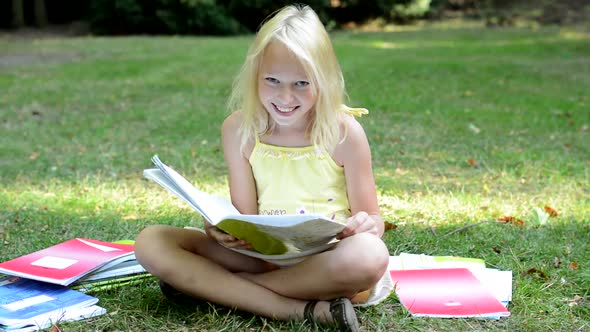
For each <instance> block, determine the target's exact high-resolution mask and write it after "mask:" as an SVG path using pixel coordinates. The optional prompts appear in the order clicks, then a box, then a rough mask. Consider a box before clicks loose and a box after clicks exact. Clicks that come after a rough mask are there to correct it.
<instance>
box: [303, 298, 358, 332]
mask: <svg viewBox="0 0 590 332" xmlns="http://www.w3.org/2000/svg"><path fill="white" fill-rule="evenodd" d="M316 304H318V301H309V302H307V304H306V305H305V309H303V317H304V318H305V319H306V320H307V321H308V322H311V323H315V320H314V319H313V311H314V309H315V306H316ZM330 314H332V319H333V320H334V323H335V324H336V326H337V327H338V330H339V331H344V332H348V331H351V332H356V331H360V327H359V322H358V319H357V318H356V313H355V312H354V307H353V306H352V303H351V302H350V300H349V299H347V298H345V297H341V298H338V299H336V300H332V301H331V302H330Z"/></svg>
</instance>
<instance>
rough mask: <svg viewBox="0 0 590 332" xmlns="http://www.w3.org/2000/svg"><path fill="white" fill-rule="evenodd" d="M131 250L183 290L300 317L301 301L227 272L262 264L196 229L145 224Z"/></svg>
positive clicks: (268, 313)
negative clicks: (145, 226)
mask: <svg viewBox="0 0 590 332" xmlns="http://www.w3.org/2000/svg"><path fill="white" fill-rule="evenodd" d="M135 254H136V257H137V260H138V261H139V262H140V263H141V264H142V266H143V267H144V268H145V269H146V270H147V271H149V272H150V273H152V274H153V275H154V276H156V277H158V278H159V279H161V280H163V281H165V282H166V283H168V284H170V285H171V286H172V287H174V288H175V289H177V290H179V291H181V292H184V293H186V294H189V295H192V296H195V297H199V298H203V299H206V300H208V301H211V302H214V303H217V304H221V305H224V306H227V307H231V308H238V309H241V310H245V311H248V312H251V313H254V314H257V315H262V316H266V317H270V318H275V319H282V320H301V319H303V309H304V306H305V304H306V301H303V300H297V299H291V298H288V297H285V296H282V295H279V294H277V293H275V292H273V291H271V290H269V289H267V288H264V287H262V286H260V285H258V284H256V283H253V282H252V281H250V280H248V279H245V278H243V277H240V276H239V275H237V274H234V273H233V272H230V271H248V272H250V273H257V272H262V271H264V270H265V269H266V268H267V266H268V265H267V264H265V263H264V262H262V261H260V260H257V259H254V258H251V257H244V256H243V255H240V254H237V253H235V252H233V251H231V250H228V249H226V248H224V247H222V246H221V245H219V244H218V243H216V242H215V241H212V240H211V239H209V238H208V237H207V235H205V234H203V233H201V232H199V231H195V230H188V229H182V228H176V227H171V226H161V225H159V226H151V227H148V228H146V229H145V230H143V231H142V232H141V233H140V234H139V236H138V237H137V239H136V243H135ZM316 312H319V311H318V309H316Z"/></svg>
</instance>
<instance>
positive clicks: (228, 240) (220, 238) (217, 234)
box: [205, 223, 252, 249]
mask: <svg viewBox="0 0 590 332" xmlns="http://www.w3.org/2000/svg"><path fill="white" fill-rule="evenodd" d="M205 233H207V235H208V236H209V237H210V238H212V239H213V240H215V241H217V242H219V243H220V244H221V245H223V246H225V247H228V248H233V249H252V246H251V245H250V244H249V243H248V242H246V241H244V240H239V239H237V238H235V237H233V236H231V235H229V234H227V233H226V232H224V231H222V230H220V229H219V228H217V227H215V226H212V225H209V224H208V223H205Z"/></svg>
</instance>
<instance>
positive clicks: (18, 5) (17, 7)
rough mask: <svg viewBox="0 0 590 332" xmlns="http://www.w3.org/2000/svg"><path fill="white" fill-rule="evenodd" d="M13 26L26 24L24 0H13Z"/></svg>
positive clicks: (17, 26) (19, 26)
mask: <svg viewBox="0 0 590 332" xmlns="http://www.w3.org/2000/svg"><path fill="white" fill-rule="evenodd" d="M12 26H13V27H15V28H22V27H24V26H25V9H24V1H23V0H12Z"/></svg>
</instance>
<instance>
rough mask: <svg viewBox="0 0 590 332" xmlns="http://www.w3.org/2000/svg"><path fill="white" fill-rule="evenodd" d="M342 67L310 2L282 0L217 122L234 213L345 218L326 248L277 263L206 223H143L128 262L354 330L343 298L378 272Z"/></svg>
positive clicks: (367, 189)
mask: <svg viewBox="0 0 590 332" xmlns="http://www.w3.org/2000/svg"><path fill="white" fill-rule="evenodd" d="M344 97H345V91H344V81H343V77H342V72H341V70H340V67H339V65H338V62H337V60H336V56H335V54H334V51H333V49H332V45H331V42H330V39H329V36H328V34H327V32H326V30H325V28H324V26H323V25H322V23H321V22H320V20H319V19H318V17H317V15H316V14H315V13H314V11H313V10H312V9H311V8H309V7H307V6H303V7H300V6H288V7H285V8H283V9H282V10H280V11H278V12H277V13H276V14H275V15H274V16H273V17H272V18H270V19H269V20H267V21H266V22H265V23H264V25H263V26H262V27H261V28H260V31H259V32H258V33H257V35H256V38H255V40H254V42H253V44H252V45H251V47H250V49H249V51H248V54H247V57H246V60H245V63H244V65H243V66H242V69H241V71H240V73H239V75H238V76H237V78H236V81H235V84H234V89H233V93H232V95H231V98H230V103H229V105H230V108H231V110H232V111H234V112H233V113H232V114H231V115H230V116H229V117H228V118H227V119H226V120H225V121H224V123H223V128H222V137H223V149H224V156H225V160H226V163H227V166H228V170H229V186H230V195H231V200H232V203H233V204H234V206H235V207H236V208H237V209H238V210H239V211H240V212H241V213H243V214H276V213H280V214H295V213H322V214H324V215H326V216H328V217H330V218H333V219H335V220H338V221H340V222H342V223H345V224H346V227H345V229H344V230H343V231H342V232H341V233H340V234H339V235H338V238H339V239H340V241H339V242H338V243H337V244H336V245H335V246H334V247H333V248H332V249H330V250H328V251H325V252H322V253H319V254H316V255H313V256H309V257H308V258H306V259H305V260H304V261H303V262H300V263H298V264H295V265H292V266H288V267H282V268H278V267H277V266H273V265H272V264H269V263H267V262H264V261H262V260H259V259H256V258H253V257H249V256H245V255H242V254H240V253H238V252H236V251H233V250H230V249H228V248H240V249H248V248H250V245H249V244H248V243H245V242H244V241H241V240H238V239H236V238H234V237H232V236H230V235H228V234H226V233H224V232H222V231H220V230H219V229H217V228H216V227H214V226H212V225H210V224H208V223H207V222H205V233H203V232H199V231H197V230H191V229H184V228H176V227H171V226H164V225H158V226H151V227H148V228H146V229H145V230H143V231H142V232H141V234H139V236H138V237H137V241H136V244H135V253H136V256H137V259H138V260H139V262H140V263H141V264H142V265H143V266H144V267H145V268H146V269H147V270H148V271H149V272H150V273H152V274H153V275H154V276H156V277H158V278H159V279H160V280H161V281H162V283H161V284H162V285H163V290H166V289H168V290H171V289H173V290H178V291H179V292H182V293H184V294H187V295H189V296H192V297H195V298H201V299H205V300H207V301H210V302H214V303H218V304H221V305H224V306H228V307H232V308H238V309H241V310H244V311H248V312H251V313H254V314H258V315H262V316H266V317H270V318H274V319H282V320H288V319H291V320H303V319H307V320H309V321H312V322H319V323H328V324H336V325H337V326H338V327H339V328H340V329H341V330H344V331H357V330H358V328H359V326H358V321H357V318H356V314H355V312H354V308H353V307H352V304H351V301H350V299H351V298H354V297H355V295H357V294H358V293H361V292H363V291H366V290H368V289H370V288H371V287H373V286H374V285H375V284H376V283H377V282H378V281H379V280H380V278H381V277H382V276H383V275H384V274H385V270H386V268H387V264H388V259H389V253H388V250H387V248H386V246H385V244H384V243H383V242H382V241H381V238H380V237H381V235H382V234H383V220H382V219H381V217H380V215H379V208H378V204H377V197H376V190H375V182H374V179H373V173H372V165H371V154H370V149H369V145H368V141H367V138H366V135H365V133H364V131H363V128H362V127H361V125H360V124H359V123H358V122H357V121H356V120H355V119H354V116H353V115H352V113H354V110H352V109H350V108H348V107H346V106H344V105H343V99H344Z"/></svg>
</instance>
